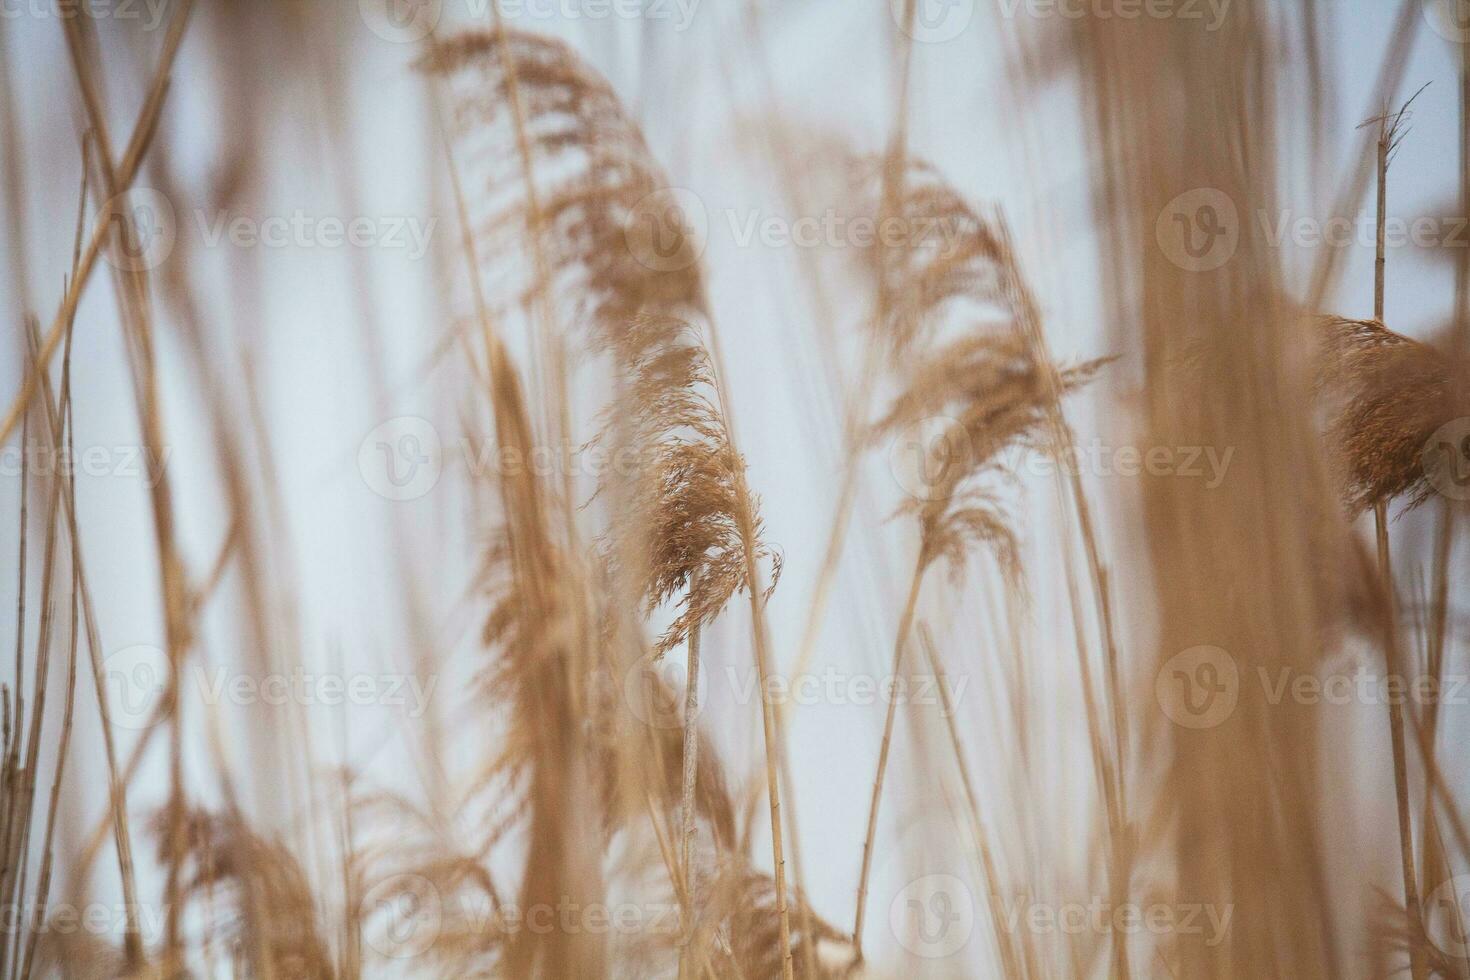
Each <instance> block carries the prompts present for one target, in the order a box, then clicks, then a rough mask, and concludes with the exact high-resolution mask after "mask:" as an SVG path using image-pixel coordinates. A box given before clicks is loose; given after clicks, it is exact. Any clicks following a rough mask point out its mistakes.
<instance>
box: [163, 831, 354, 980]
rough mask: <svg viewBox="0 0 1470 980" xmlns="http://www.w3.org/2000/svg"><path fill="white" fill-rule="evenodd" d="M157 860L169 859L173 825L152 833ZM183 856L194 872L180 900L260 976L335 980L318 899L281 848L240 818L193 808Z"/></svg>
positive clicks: (298, 866)
mask: <svg viewBox="0 0 1470 980" xmlns="http://www.w3.org/2000/svg"><path fill="white" fill-rule="evenodd" d="M153 830H154V833H155V836H156V837H157V838H158V840H159V849H160V857H161V858H165V857H167V855H168V851H167V847H168V841H167V832H168V824H167V822H166V820H165V819H164V817H163V816H162V815H160V817H159V819H158V820H156V821H155V826H154V828H153ZM184 831H185V833H184V840H185V844H186V847H185V854H186V856H187V859H188V860H189V861H190V862H191V864H192V867H193V874H192V875H191V876H190V877H189V878H188V879H187V881H186V883H185V885H184V889H183V895H184V898H185V900H186V901H188V902H192V903H195V904H197V906H198V907H199V908H200V909H201V910H204V912H205V914H206V915H207V916H208V923H209V928H210V929H211V930H219V935H221V936H222V938H224V940H225V941H226V943H225V944H226V946H227V947H233V948H235V949H237V950H239V951H240V952H241V954H242V955H244V956H245V958H246V960H245V962H244V963H243V964H237V965H241V966H246V967H248V969H249V970H250V972H251V973H252V974H254V975H258V976H276V977H321V978H323V980H330V978H332V977H333V976H335V975H336V974H335V970H334V968H333V965H332V958H331V955H330V954H329V952H328V947H327V944H326V942H325V940H324V939H323V937H322V935H321V933H320V931H319V928H318V915H317V907H316V900H315V898H314V896H313V894H312V891H311V886H310V884H309V882H308V879H307V876H306V873H305V871H303V870H302V867H301V865H300V863H299V862H298V861H297V860H296V858H295V856H294V855H292V854H291V852H290V851H288V850H287V849H286V848H285V846H284V845H282V844H280V843H279V842H276V841H270V840H266V839H265V838H263V837H261V836H260V835H259V834H258V833H256V831H254V830H252V829H251V828H250V826H249V825H248V824H247V823H246V822H245V821H244V819H243V818H241V817H240V816H239V815H238V814H232V813H210V812H208V811H205V810H201V809H191V810H189V811H188V812H187V813H186V815H185V820H184Z"/></svg>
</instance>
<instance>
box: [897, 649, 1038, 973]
mask: <svg viewBox="0 0 1470 980" xmlns="http://www.w3.org/2000/svg"><path fill="white" fill-rule="evenodd" d="M919 642H920V645H922V646H923V648H924V653H925V655H926V656H927V657H928V658H929V669H930V670H931V671H932V672H933V673H934V679H935V680H936V681H937V682H938V683H937V684H936V686H937V687H938V688H939V701H940V707H941V709H942V713H943V715H944V723H945V726H946V727H947V728H948V729H949V741H950V745H951V746H953V748H954V759H955V766H956V767H957V768H958V769H959V771H960V782H961V784H962V785H963V786H964V790H965V803H966V805H967V806H969V808H970V823H971V832H972V833H973V834H974V835H975V846H976V847H978V848H979V849H980V863H981V866H982V868H983V870H984V872H985V887H986V888H987V889H989V891H990V894H989V895H988V896H987V897H986V907H987V908H989V909H990V924H991V928H992V929H993V930H994V932H995V946H996V949H997V950H999V951H1000V959H1001V965H1002V966H1003V967H1004V968H1005V975H1006V976H1008V977H1019V976H1024V974H1023V973H1022V972H1021V961H1020V959H1019V958H1018V957H1017V956H1016V949H1015V945H1014V944H1013V943H1012V942H1011V935H1010V933H1009V932H1007V931H1006V928H1005V925H1004V923H1003V922H1002V920H1001V917H1000V916H999V915H997V914H996V909H995V903H996V902H998V901H999V900H1000V898H1001V894H1000V873H999V872H998V871H997V870H996V867H995V856H994V855H993V854H991V852H990V841H989V840H988V839H987V838H986V836H985V824H984V822H983V821H981V819H980V796H979V794H978V793H976V792H975V781H974V780H973V779H971V778H970V766H969V764H968V763H967V762H966V761H965V748H964V742H963V740H962V739H961V738H960V730H959V726H958V724H957V723H956V721H955V706H954V700H953V699H952V698H951V697H950V696H949V684H948V683H946V680H947V679H946V677H945V673H944V665H943V664H941V663H940V662H939V653H938V652H937V651H936V650H935V649H934V643H933V641H932V640H931V639H930V637H929V630H928V629H927V628H926V627H924V626H923V625H922V624H921V625H920V626H919Z"/></svg>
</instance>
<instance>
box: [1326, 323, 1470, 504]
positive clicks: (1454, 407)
mask: <svg viewBox="0 0 1470 980" xmlns="http://www.w3.org/2000/svg"><path fill="white" fill-rule="evenodd" d="M1313 326H1314V327H1315V330H1316V333H1317V346H1318V356H1319V361H1318V365H1317V370H1316V377H1315V389H1316V391H1317V395H1318V399H1319V403H1320V407H1321V410H1322V411H1323V412H1324V413H1325V415H1326V416H1327V420H1326V427H1327V437H1328V441H1329V445H1330V446H1331V448H1332V450H1333V452H1334V454H1335V456H1336V457H1337V461H1338V464H1339V466H1340V469H1341V479H1342V482H1343V493H1342V496H1343V501H1344V504H1345V506H1346V507H1347V509H1348V511H1349V513H1350V514H1353V515H1356V514H1359V513H1362V512H1363V511H1364V510H1367V509H1368V508H1369V507H1372V506H1373V505H1375V504H1377V503H1379V502H1388V501H1390V500H1393V499H1395V498H1399V497H1406V498H1407V502H1406V505H1405V506H1406V507H1407V508H1409V509H1412V508H1414V507H1417V506H1419V505H1420V504H1422V503H1424V502H1425V501H1426V500H1428V499H1429V498H1430V497H1431V496H1432V495H1433V494H1434V492H1435V491H1434V487H1433V486H1432V485H1431V484H1430V482H1429V480H1428V478H1427V475H1426V473H1425V469H1424V457H1425V452H1426V448H1429V447H1428V445H1427V444H1428V442H1429V439H1430V437H1431V436H1432V435H1433V434H1434V433H1435V432H1436V431H1437V430H1438V429H1439V428H1440V427H1441V426H1443V425H1444V424H1445V423H1446V422H1449V421H1450V420H1452V419H1454V418H1457V417H1459V416H1461V415H1464V414H1465V413H1466V402H1465V392H1466V387H1465V380H1466V378H1465V375H1464V372H1463V371H1461V372H1459V373H1458V377H1457V372H1456V371H1455V370H1454V365H1453V362H1452V361H1451V359H1450V358H1449V357H1447V356H1446V355H1445V354H1443V353H1441V352H1440V351H1439V350H1437V349H1435V348H1434V347H1432V346H1430V345H1429V344H1424V343H1420V342H1419V341H1416V340H1411V339H1409V338H1408V337H1405V336H1402V335H1401V334H1397V333H1394V332H1393V331H1392V330H1389V329H1388V328H1387V327H1385V326H1384V325H1383V324H1382V323H1379V322H1378V321H1376V320H1349V319H1346V318H1344V317H1338V316H1320V317H1316V318H1315V320H1314V323H1313ZM1451 451H1453V452H1460V451H1461V449H1460V447H1458V446H1456V447H1452V450H1451ZM1462 465H1463V463H1462Z"/></svg>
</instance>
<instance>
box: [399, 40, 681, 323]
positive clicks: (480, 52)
mask: <svg viewBox="0 0 1470 980" xmlns="http://www.w3.org/2000/svg"><path fill="white" fill-rule="evenodd" d="M419 67H420V68H421V69H422V70H424V71H428V72H432V73H434V74H436V75H438V76H441V77H443V78H444V79H446V81H447V82H448V83H449V85H450V90H451V93H452V98H453V106H452V111H453V122H452V126H453V127H454V136H455V140H456V143H457V144H458V146H459V149H460V152H461V153H462V154H463V155H464V156H465V157H466V159H467V160H468V161H470V162H471V163H473V164H475V165H476V167H477V169H478V170H482V171H483V172H484V173H485V175H486V176H485V178H484V181H483V186H480V187H473V188H471V190H472V191H474V192H475V193H476V199H475V202H474V204H475V206H476V207H478V209H479V211H478V213H477V214H476V215H475V219H474V220H475V229H474V230H475V234H476V236H477V238H478V239H479V240H480V241H481V243H482V244H483V247H482V249H481V256H482V258H483V259H486V260H492V259H499V258H501V257H503V256H507V255H514V254H517V253H519V252H521V250H522V249H523V247H524V245H525V241H526V239H527V238H528V237H529V236H531V235H533V234H537V233H538V232H539V234H540V235H541V237H542V245H543V246H544V247H546V248H548V250H549V261H550V262H551V264H552V266H553V268H552V269H551V270H550V275H551V277H552V279H553V282H551V283H550V284H549V286H550V287H551V290H552V292H553V293H554V294H555V295H556V296H557V297H558V302H560V303H563V304H564V305H565V306H566V307H567V310H566V312H567V313H568V315H569V316H568V319H569V321H570V322H577V323H590V324H592V325H593V327H594V328H595V329H596V330H598V331H600V332H601V333H602V334H603V340H604V341H605V342H606V343H609V344H615V343H616V341H617V337H618V335H619V334H620V333H621V330H622V328H623V326H624V325H625V324H626V322H627V321H628V319H629V318H631V317H632V316H633V315H635V314H636V313H637V312H638V311H639V310H642V309H658V310H663V311H666V312H671V313H681V312H687V311H689V310H698V309H701V308H702V307H703V303H704V301H703V289H704V287H703V283H702V280H701V277H700V271H699V265H698V263H696V262H693V261H691V262H687V263H683V262H669V263H658V265H660V267H661V268H659V269H653V268H649V267H648V266H646V265H644V264H642V263H640V262H639V261H638V256H639V255H646V254H648V253H647V252H643V251H641V250H640V249H639V247H638V246H639V244H640V242H639V241H638V236H650V235H653V234H655V233H656V232H657V231H658V228H657V224H658V222H659V221H661V220H663V218H664V217H665V214H664V212H663V210H662V205H661V204H657V206H656V202H657V200H658V199H654V203H651V202H650V201H649V195H651V194H654V193H655V192H657V191H660V190H663V189H664V188H665V187H667V185H668V180H667V179H666V178H665V176H664V174H663V172H662V170H661V169H660V168H659V166H658V164H657V162H656V161H655V160H654V158H653V156H652V154H651V153H650V152H649V150H648V146H647V144H646V142H645V141H644V138H643V133H642V131H641V130H640V129H639V127H638V125H637V124H636V123H635V122H634V121H633V120H632V119H631V118H630V117H629V116H628V114H627V113H626V112H625V111H624V109H623V106H622V103H621V102H620V101H619V99H618V96H617V94H616V93H615V92H614V91H613V89H612V87H611V86H610V85H609V84H608V83H607V80H606V79H604V78H603V77H602V76H601V75H599V74H598V73H597V72H596V71H595V70H594V69H592V68H591V66H589V65H588V64H587V63H586V62H585V61H583V60H582V59H581V58H580V57H579V56H578V55H577V54H576V52H575V51H573V50H572V49H571V48H570V47H568V46H567V45H566V44H564V43H563V42H561V41H558V40H556V39H554V38H550V37H545V36H541V35H537V34H532V33H528V32H524V31H517V30H513V29H504V30H490V31H469V32H465V33H462V34H458V35H455V36H454V37H452V38H449V39H446V40H444V41H441V42H440V43H438V44H437V45H435V46H434V47H433V48H431V49H430V51H429V53H428V54H426V55H425V56H424V57H423V58H421V59H420V61H419ZM512 76H513V77H514V88H515V94H516V96H517V97H518V104H519V111H520V112H521V114H522V116H523V118H524V130H525V136H526V141H527V143H528V144H529V145H528V146H527V150H528V152H529V154H530V158H531V164H532V167H533V171H534V175H535V192H536V200H535V202H534V207H533V202H532V201H531V200H530V194H529V193H528V190H527V188H526V187H525V186H524V180H523V179H522V175H521V174H520V173H518V171H517V170H516V168H515V167H514V166H511V165H510V163H509V162H508V161H512V160H514V159H515V155H516V152H517V148H516V146H515V144H514V139H513V137H514V133H513V130H514V125H513V123H514V120H513V118H512V116H513V114H514V112H515V111H516V106H517V101H515V100H512V98H511V83H510V79H511V77H512ZM650 221H652V224H650V223H649V222H650ZM538 225H539V228H538V227H537V226H538ZM686 244H688V245H690V246H691V247H692V243H686ZM670 267H673V268H670ZM507 268H510V269H514V268H515V264H514V263H506V262H503V261H497V262H491V261H487V262H486V267H485V269H484V270H483V271H484V274H485V275H486V276H487V277H492V278H491V279H490V282H489V285H490V289H489V292H490V294H491V295H492V296H501V297H506V298H507V299H508V304H509V305H513V304H520V303H524V302H525V301H526V299H527V294H528V293H529V291H530V290H531V289H533V288H534V285H533V284H532V283H531V282H530V280H529V277H528V275H527V273H526V270H524V269H520V270H519V272H518V273H517V272H509V273H503V272H502V271H500V270H504V269H507ZM503 275H510V276H514V277H515V278H512V279H503V278H498V277H501V276H503Z"/></svg>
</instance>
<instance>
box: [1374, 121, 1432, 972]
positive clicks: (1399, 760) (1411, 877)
mask: <svg viewBox="0 0 1470 980" xmlns="http://www.w3.org/2000/svg"><path fill="white" fill-rule="evenodd" d="M1402 117H1403V111H1402V110H1400V111H1399V114H1398V116H1397V117H1395V118H1394V120H1393V121H1392V122H1391V123H1390V121H1389V117H1388V115H1387V114H1385V115H1384V117H1383V119H1382V120H1381V121H1380V122H1379V130H1378V231H1377V247H1376V254H1375V256H1374V261H1373V317H1374V319H1376V320H1377V321H1378V322H1379V323H1382V322H1383V312H1384V270H1385V267H1386V265H1387V261H1386V260H1387V255H1386V249H1385V247H1384V244H1385V229H1386V227H1387V222H1388V207H1387V205H1388V157H1389V152H1390V151H1391V150H1392V148H1393V140H1394V133H1395V132H1396V131H1397V128H1398V123H1399V120H1401V119H1402ZM1373 525H1374V531H1375V536H1376V538H1377V542H1378V571H1379V576H1380V578H1381V580H1382V585H1383V603H1384V615H1385V619H1386V624H1385V625H1386V629H1387V630H1388V631H1389V634H1390V637H1389V642H1388V643H1387V645H1386V647H1385V653H1386V655H1387V658H1388V660H1389V663H1388V670H1389V675H1390V676H1395V675H1400V670H1401V664H1400V663H1399V657H1398V653H1397V650H1398V644H1397V643H1396V642H1393V639H1394V637H1393V634H1394V631H1395V630H1396V629H1397V626H1396V624H1395V622H1394V588H1393V568H1392V566H1391V564H1390V560H1389V543H1388V503H1387V501H1385V500H1379V501H1378V502H1377V503H1375V504H1374V505H1373ZM1400 676H1401V675H1400ZM1388 727H1389V738H1390V741H1391V743H1392V747H1393V788H1394V798H1395V801H1396V803H1397V808H1398V820H1399V861H1400V864H1401V865H1402V867H1403V877H1404V911H1405V913H1406V914H1407V915H1408V917H1409V921H1410V922H1411V923H1413V925H1414V928H1415V930H1416V931H1418V930H1420V929H1422V923H1423V918H1422V916H1421V914H1420V910H1419V886H1418V883H1417V881H1416V880H1415V873H1414V826H1413V819H1412V817H1411V816H1410V814H1409V770H1408V757H1407V752H1406V751H1405V748H1404V709H1403V706H1402V705H1400V704H1399V703H1398V702H1397V701H1396V700H1395V699H1393V698H1390V699H1389V705H1388ZM1409 972H1410V974H1411V975H1412V977H1413V980H1424V978H1425V977H1426V976H1427V974H1426V972H1425V968H1424V956H1423V953H1422V952H1421V950H1420V947H1419V943H1418V942H1417V941H1414V942H1411V943H1410V944H1409Z"/></svg>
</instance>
